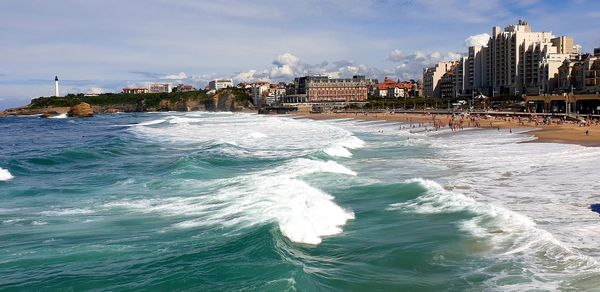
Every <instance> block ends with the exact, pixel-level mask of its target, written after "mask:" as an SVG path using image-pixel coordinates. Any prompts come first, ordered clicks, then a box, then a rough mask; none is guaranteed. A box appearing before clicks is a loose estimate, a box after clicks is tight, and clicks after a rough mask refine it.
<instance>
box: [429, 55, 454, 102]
mask: <svg viewBox="0 0 600 292" xmlns="http://www.w3.org/2000/svg"><path fill="white" fill-rule="evenodd" d="M455 63H456V62H453V61H452V62H441V63H437V64H436V65H435V66H434V67H430V68H425V69H423V91H424V94H425V96H426V97H438V98H439V97H442V88H441V82H440V81H441V80H442V77H443V76H444V74H446V73H447V72H448V71H450V69H452V67H453V66H454V64H455Z"/></svg>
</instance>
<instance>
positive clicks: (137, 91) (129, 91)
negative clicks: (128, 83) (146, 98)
mask: <svg viewBox="0 0 600 292" xmlns="http://www.w3.org/2000/svg"><path fill="white" fill-rule="evenodd" d="M123 93H125V94H142V93H149V91H148V88H123Z"/></svg>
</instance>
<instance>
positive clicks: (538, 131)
mask: <svg viewBox="0 0 600 292" xmlns="http://www.w3.org/2000/svg"><path fill="white" fill-rule="evenodd" d="M296 115H298V116H302V117H306V118H309V119H314V120H327V119H347V118H349V119H361V120H381V121H394V122H409V123H410V122H412V123H427V124H428V126H432V125H433V122H434V120H435V121H437V122H438V123H442V124H445V126H446V128H447V127H448V121H449V120H450V119H451V116H450V115H447V114H437V115H432V114H421V113H393V114H392V113H366V114H365V113H358V114H354V113H297V114H296ZM477 123H478V126H479V127H481V128H496V129H500V131H512V129H517V128H531V129H532V131H530V132H528V134H531V135H533V136H535V137H536V138H537V139H536V140H533V141H531V142H529V143H567V144H579V145H583V146H592V147H600V125H595V124H592V125H589V126H583V127H582V126H580V125H578V124H574V123H562V124H556V123H553V124H551V125H544V124H542V123H539V122H538V123H536V122H535V121H528V120H526V119H521V121H520V122H519V120H518V119H517V118H514V117H513V118H509V117H491V118H485V117H483V118H479V119H478V120H477ZM463 125H464V127H472V126H474V125H471V124H469V122H468V121H466V120H465V121H464V124H463ZM586 130H587V131H588V135H586V133H585V132H586Z"/></svg>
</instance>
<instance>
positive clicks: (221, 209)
mask: <svg viewBox="0 0 600 292" xmlns="http://www.w3.org/2000/svg"><path fill="white" fill-rule="evenodd" d="M316 173H332V174H338V175H348V176H355V175H356V173H355V172H354V171H352V170H350V169H348V168H347V167H345V166H343V165H341V164H339V163H337V162H334V161H317V160H309V159H294V160H292V161H290V162H288V163H286V164H284V165H282V166H280V167H276V168H273V169H270V170H266V171H261V172H257V173H254V174H249V175H246V176H240V177H235V178H230V179H222V180H216V181H214V182H213V184H214V185H215V188H216V189H217V191H216V192H215V193H211V194H206V195H202V196H194V197H175V198H156V199H144V200H137V201H134V200H123V201H116V202H111V203H108V204H106V205H105V207H106V208H127V209H132V210H135V211H137V212H144V213H159V214H161V215H164V216H180V217H185V218H187V219H186V220H184V221H181V222H179V223H177V224H175V225H174V227H176V228H195V227H200V226H214V225H222V226H230V227H236V226H238V227H249V226H253V225H257V224H265V223H270V222H275V223H276V224H277V225H278V226H279V230H280V231H281V233H282V234H283V235H285V236H286V237H287V238H289V239H290V240H291V241H294V242H298V243H305V244H313V245H316V244H319V243H321V241H322V238H323V237H324V236H331V235H335V234H339V233H341V232H342V226H343V225H344V224H346V222H347V221H348V220H351V219H353V218H354V213H353V212H351V211H348V210H345V209H344V208H342V207H340V206H338V205H337V204H336V203H335V201H334V198H333V197H332V196H331V195H329V194H327V193H326V192H324V191H322V190H319V189H317V188H315V187H313V186H311V185H309V184H308V183H306V182H304V181H303V180H302V179H301V178H302V177H303V176H306V175H310V174H316Z"/></svg>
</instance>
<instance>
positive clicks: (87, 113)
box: [67, 102, 94, 118]
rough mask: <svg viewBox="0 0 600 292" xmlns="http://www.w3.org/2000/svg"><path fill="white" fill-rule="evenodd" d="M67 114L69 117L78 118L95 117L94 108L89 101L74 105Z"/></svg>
mask: <svg viewBox="0 0 600 292" xmlns="http://www.w3.org/2000/svg"><path fill="white" fill-rule="evenodd" d="M67 115H68V116H69V117H76V118H85V117H93V116H94V110H93V109H92V106H91V105H90V104H89V103H85V102H82V103H80V104H78V105H75V106H72V107H71V109H70V110H69V112H68V113H67Z"/></svg>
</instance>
